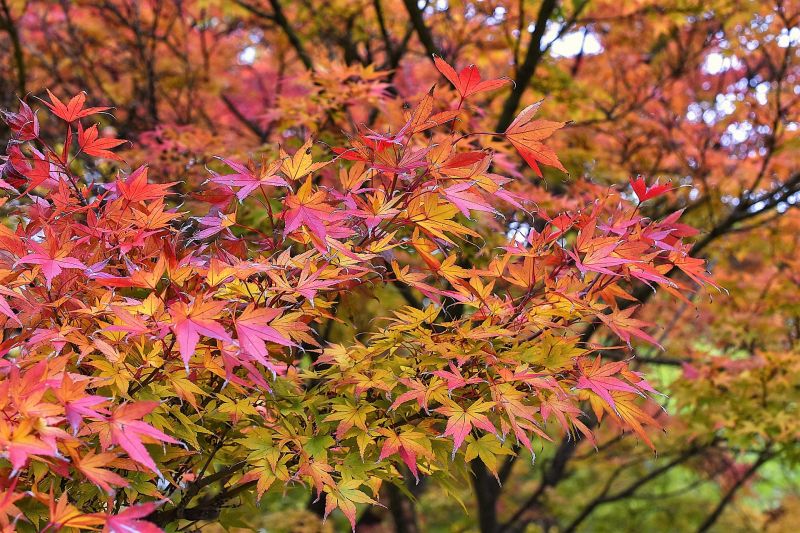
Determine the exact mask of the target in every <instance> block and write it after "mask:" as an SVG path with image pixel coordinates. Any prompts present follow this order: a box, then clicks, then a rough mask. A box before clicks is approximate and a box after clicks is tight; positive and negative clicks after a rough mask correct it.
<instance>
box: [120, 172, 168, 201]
mask: <svg viewBox="0 0 800 533" xmlns="http://www.w3.org/2000/svg"><path fill="white" fill-rule="evenodd" d="M147 170H148V169H147V167H146V166H145V165H142V166H140V167H139V168H137V169H136V170H134V171H133V172H131V174H130V175H129V176H128V177H127V178H126V179H125V181H123V180H117V181H116V183H115V185H116V189H117V193H118V194H119V195H120V196H121V197H123V198H125V199H126V200H128V201H130V202H142V201H144V200H157V199H159V198H163V197H164V195H165V194H166V193H167V189H169V188H170V187H172V186H173V185H175V184H176V183H177V182H175V181H173V182H170V183H147Z"/></svg>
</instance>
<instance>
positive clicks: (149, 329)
mask: <svg viewBox="0 0 800 533" xmlns="http://www.w3.org/2000/svg"><path fill="white" fill-rule="evenodd" d="M436 65H437V67H438V68H439V70H440V71H441V72H442V74H443V75H444V76H445V77H446V78H447V79H448V80H449V81H450V82H452V84H453V85H454V86H455V88H456V91H457V98H455V99H453V100H450V99H449V98H441V97H437V92H436V91H435V89H431V90H430V91H429V92H428V93H427V95H425V96H424V97H423V98H422V99H421V100H420V101H419V102H417V103H416V105H415V106H413V107H412V108H411V109H409V110H408V112H407V114H406V117H405V118H404V123H402V124H400V125H399V127H398V128H397V129H396V130H395V131H394V132H387V133H381V132H375V131H372V130H368V129H365V128H362V129H361V130H360V131H357V132H355V133H354V134H353V136H352V137H350V138H349V139H348V143H347V144H346V145H345V146H342V147H337V148H333V150H332V152H333V154H335V156H334V155H333V154H330V155H327V156H325V157H323V158H322V160H320V159H319V158H316V157H315V156H314V144H313V143H312V140H311V139H307V140H306V141H305V143H304V144H303V145H302V146H301V147H300V148H299V149H298V150H297V151H296V152H294V153H293V154H292V155H290V154H288V153H286V152H284V151H283V149H281V150H280V155H279V157H277V158H275V159H274V160H270V159H265V160H263V161H261V163H260V164H255V163H252V162H248V163H243V162H239V161H235V160H231V159H221V160H220V162H219V166H218V167H217V168H218V170H217V171H213V172H212V173H211V176H210V178H209V184H208V186H207V187H206V190H205V191H204V192H203V193H202V194H199V195H196V197H198V198H201V199H202V200H204V201H205V202H206V203H207V204H208V209H207V213H205V214H204V215H202V216H190V214H189V213H184V212H181V211H180V208H179V207H175V205H178V204H180V203H181V201H182V200H183V198H182V197H181V196H178V195H175V194H172V195H171V194H170V190H171V188H172V186H173V184H172V183H163V182H162V183H159V184H154V183H150V182H148V169H147V167H140V168H138V169H136V170H133V171H132V172H130V173H128V174H125V173H123V172H119V174H118V176H117V178H116V179H115V180H113V181H111V182H109V183H97V182H93V181H92V179H93V173H92V172H91V171H90V170H89V168H90V166H89V165H90V164H97V162H98V161H97V160H98V159H105V160H116V161H120V158H119V157H118V156H117V155H116V154H114V152H112V151H111V150H112V149H113V148H115V147H117V146H119V145H120V144H122V142H123V141H121V140H118V139H114V138H106V137H100V135H99V131H98V128H97V126H96V125H91V126H86V125H85V122H87V119H88V118H89V117H91V116H92V115H95V114H97V113H101V112H104V111H106V109H107V108H98V107H90V108H86V107H84V104H85V96H84V95H83V94H79V95H77V96H75V97H73V98H72V99H71V100H70V101H69V102H68V103H66V104H65V103H63V102H61V101H60V100H59V99H58V98H56V97H55V96H54V95H51V96H50V102H45V106H46V108H47V109H49V111H50V113H51V115H52V118H53V119H54V120H56V121H58V123H59V124H60V125H61V127H63V128H64V130H65V133H64V135H63V137H62V138H61V139H60V140H59V141H58V143H57V144H53V143H52V142H50V141H49V140H48V139H45V138H42V136H41V135H40V128H39V116H38V115H37V113H35V112H34V111H33V110H32V109H31V107H29V105H28V104H26V103H24V102H23V103H22V104H21V107H20V109H19V111H18V112H16V113H13V112H6V113H4V118H5V119H6V122H7V123H8V125H9V126H10V128H11V129H12V131H13V135H14V139H13V140H12V142H11V143H10V145H9V148H8V151H7V154H6V156H4V158H3V163H2V167H0V178H2V181H0V187H2V189H4V190H5V191H6V193H7V194H6V195H5V197H4V198H3V202H4V203H7V205H6V208H7V209H9V210H10V211H11V212H12V213H13V214H14V219H15V222H16V227H15V228H13V229H8V228H6V227H4V226H0V241H1V242H2V249H1V250H0V283H1V285H0V315H2V321H3V331H4V337H3V342H2V344H0V353H1V354H2V356H3V358H2V365H1V366H0V376H1V377H0V388H2V392H0V398H2V412H3V415H4V416H3V418H2V420H0V455H1V456H2V460H0V468H2V474H1V475H0V480H1V481H0V482H1V483H2V486H3V490H4V491H5V496H4V497H3V499H2V504H0V524H2V526H3V527H4V528H5V529H6V530H14V529H15V528H20V529H22V530H25V529H37V530H57V529H60V528H78V529H92V528H98V527H101V526H102V527H105V528H106V529H107V530H108V531H116V532H120V531H130V530H136V531H156V530H158V528H157V526H156V525H154V524H157V525H160V526H165V525H168V524H174V523H177V522H178V521H180V520H199V519H208V518H214V517H215V516H216V514H218V512H219V509H220V508H221V507H222V506H223V505H224V504H225V503H226V502H227V501H228V500H230V499H231V498H233V497H235V496H237V495H240V494H243V493H246V492H254V493H256V494H257V495H258V496H259V497H260V496H262V495H263V494H264V493H265V492H266V491H268V490H269V489H270V488H275V490H278V491H281V490H285V487H286V486H287V485H290V484H302V485H303V486H307V487H309V488H310V489H311V490H313V492H314V493H315V494H316V496H317V497H318V498H324V500H325V514H326V515H327V514H328V513H330V512H331V511H332V510H334V509H336V508H339V509H340V510H341V511H342V512H343V513H344V515H345V516H346V517H347V519H348V520H349V522H350V523H351V525H353V526H354V524H355V520H356V509H357V508H356V506H357V505H358V504H374V503H377V502H376V498H377V494H378V490H379V488H380V486H381V484H382V483H383V482H392V483H397V484H402V481H403V471H404V469H405V468H407V469H408V470H409V471H410V472H411V474H412V475H413V476H414V477H415V478H419V476H422V475H424V476H430V477H431V478H433V479H436V480H438V481H439V482H441V483H442V484H443V485H445V486H446V485H447V483H448V482H449V481H450V480H452V479H454V477H453V471H454V470H457V469H459V468H461V466H459V465H463V464H464V463H465V461H470V460H472V459H474V458H476V457H479V458H480V459H481V460H482V461H483V463H484V464H485V465H486V466H487V467H488V468H489V469H490V471H491V472H492V473H493V474H494V475H495V476H497V461H498V458H499V457H502V456H505V455H512V454H517V453H520V449H521V448H527V449H528V450H530V452H531V453H533V451H534V450H533V449H534V444H535V442H536V441H537V440H542V439H544V440H549V439H551V438H553V436H554V435H558V434H561V435H563V434H570V433H575V432H578V433H580V434H581V435H582V436H583V437H584V438H586V439H588V440H590V441H592V440H593V433H592V429H591V428H590V427H589V426H587V424H586V423H585V422H584V421H582V420H581V418H582V416H583V413H582V410H581V402H582V401H585V400H588V401H589V402H590V404H591V407H592V409H593V411H594V414H595V416H596V418H597V419H601V418H603V417H604V415H607V416H608V417H609V418H611V419H613V420H614V421H615V422H616V423H617V424H619V425H620V427H622V428H624V429H629V430H632V431H634V432H635V433H636V434H637V435H638V436H639V437H640V438H641V439H642V440H644V441H645V442H647V443H648V444H649V445H651V446H652V444H651V441H650V439H649V437H648V435H647V433H646V432H645V429H644V428H643V426H644V425H652V426H657V425H658V422H657V420H656V419H655V418H654V416H652V415H651V414H649V411H648V409H647V408H645V407H643V405H642V404H643V402H646V401H647V400H646V398H647V396H649V395H651V394H655V393H656V391H655V390H654V389H653V388H652V387H651V386H650V384H649V383H648V382H647V381H646V379H645V378H644V377H643V376H642V375H641V374H640V373H638V372H635V371H633V370H632V369H630V368H629V366H628V363H627V362H626V361H616V362H610V363H605V364H604V363H603V362H601V360H600V358H599V357H597V354H596V352H598V350H599V347H598V346H594V345H591V344H587V343H586V342H582V341H581V339H580V336H579V335H578V334H577V331H579V326H582V325H583V326H585V325H586V324H593V323H596V322H600V323H604V324H606V325H607V326H608V327H609V328H610V329H611V330H612V331H613V332H614V333H615V334H616V335H617V336H618V337H619V339H621V340H622V341H623V342H624V343H625V344H629V343H630V341H631V339H632V338H634V337H636V338H639V339H643V340H644V341H647V342H651V343H654V344H657V343H656V341H655V339H653V338H652V337H651V336H650V335H649V334H648V333H647V332H646V327H647V326H648V324H647V323H645V322H643V321H642V320H640V319H638V318H635V317H634V316H633V314H634V312H635V309H636V308H635V307H634V306H630V305H628V304H629V303H630V301H631V299H632V296H631V294H630V289H629V287H630V283H631V282H633V281H639V282H643V283H646V284H651V285H653V286H659V287H662V288H663V289H665V290H667V291H669V292H671V293H673V294H675V295H676V296H678V297H681V298H684V294H686V293H688V292H689V291H690V288H689V287H688V286H686V285H684V284H682V283H680V282H678V281H675V280H672V279H670V278H669V277H668V275H669V273H670V272H671V271H673V270H674V269H678V270H679V271H681V272H683V273H685V274H686V276H688V277H689V278H690V279H692V280H694V281H696V282H698V283H699V284H704V283H706V282H707V281H708V280H707V278H706V275H705V272H704V270H703V268H704V263H703V261H701V260H696V259H693V258H691V257H690V256H689V254H688V251H689V249H688V245H687V244H686V243H684V240H683V239H684V238H685V237H690V236H692V235H693V234H694V230H692V228H690V227H688V226H685V225H683V224H681V223H679V222H678V218H679V215H680V213H675V214H673V215H670V216H668V217H666V218H664V219H663V220H651V219H649V218H646V217H644V216H643V215H642V214H641V213H640V211H639V207H640V204H641V202H643V201H646V200H648V199H650V198H652V197H655V196H657V195H659V194H661V193H663V192H665V191H666V188H665V187H663V186H655V187H652V188H647V187H646V186H645V184H644V182H642V181H639V180H634V181H632V185H633V189H634V192H635V194H636V195H637V196H638V200H639V202H636V203H633V202H631V201H629V200H626V199H625V198H624V197H623V196H621V195H620V193H619V192H617V191H614V190H613V189H609V190H608V191H606V193H605V194H604V195H603V196H602V197H601V198H597V199H596V200H595V201H593V202H589V203H588V204H586V205H583V206H581V208H580V209H576V210H572V211H565V212H561V213H555V214H549V215H548V213H546V212H544V211H537V212H536V213H535V219H536V220H537V224H535V225H533V226H532V227H530V228H529V230H528V231H527V232H526V234H525V235H522V236H520V235H519V234H517V235H515V236H514V237H513V238H511V239H510V240H509V241H507V242H506V244H505V246H503V247H502V248H500V249H497V250H486V253H489V254H491V256H492V259H491V261H490V262H489V263H488V265H487V266H486V267H485V268H483V267H481V268H477V267H472V266H470V265H469V264H467V263H465V262H464V258H465V257H466V254H467V249H468V248H469V247H470V246H476V245H477V246H480V241H481V239H482V238H483V236H482V235H481V233H480V230H481V229H483V230H485V229H486V228H487V227H488V226H489V224H488V223H487V221H490V220H491V219H492V218H493V217H499V216H502V210H503V209H512V210H524V209H525V206H523V205H522V204H521V203H520V198H519V197H518V196H517V195H516V194H515V193H514V192H513V188H512V187H511V185H513V184H514V180H512V179H511V178H509V177H506V176H502V175H499V174H497V173H496V172H495V169H494V166H493V158H494V156H495V151H494V149H493V148H490V146H491V147H497V146H501V147H502V146H505V142H503V141H507V142H508V143H510V144H511V145H513V146H514V147H515V148H516V149H517V150H518V151H519V153H520V154H521V155H522V157H523V158H524V159H525V161H527V162H528V163H529V164H530V165H531V167H533V168H534V170H536V171H537V172H538V171H539V168H538V165H546V166H552V167H556V168H559V169H561V168H563V167H562V166H561V164H560V163H559V161H558V158H557V157H556V156H555V153H554V152H553V151H552V150H551V149H549V148H548V147H547V146H546V145H545V144H543V141H544V140H545V139H547V138H548V137H549V136H550V135H552V134H553V133H554V132H555V131H556V130H558V129H559V128H561V127H562V126H563V123H561V122H553V121H546V120H534V119H533V115H534V113H535V112H536V110H537V109H538V107H539V105H538V104H534V105H532V106H529V107H528V108H526V109H525V110H523V111H522V112H521V113H520V115H519V116H518V117H517V119H516V120H515V121H513V123H512V124H511V126H510V127H509V128H508V129H507V130H506V131H504V132H498V133H491V134H485V133H475V132H471V131H465V129H464V127H465V125H467V126H468V125H469V124H470V121H469V114H470V112H471V111H470V106H468V105H465V104H467V103H468V102H469V101H471V100H474V98H475V95H478V94H481V93H483V92H487V91H492V90H495V89H497V88H499V87H502V86H503V85H505V84H506V83H507V81H506V80H489V81H480V75H479V74H478V71H477V69H476V68H475V67H472V66H470V67H467V68H465V69H463V70H462V71H461V72H460V73H457V72H456V71H455V70H454V69H453V68H452V67H451V66H450V65H448V64H447V63H445V62H444V61H442V60H441V59H438V58H437V59H436ZM42 111H44V109H43V110H42ZM40 114H41V113H40ZM497 139H500V140H499V141H498V140H497ZM162 181H163V180H162ZM250 205H258V206H261V208H263V212H264V218H263V220H260V221H259V223H258V224H245V223H244V222H243V221H242V220H241V218H240V216H239V213H240V211H244V210H246V209H247V206H250ZM365 288H370V289H372V290H381V288H385V289H386V290H398V291H399V292H400V293H402V294H404V295H405V297H407V298H408V299H409V301H417V302H419V300H420V299H424V304H423V305H420V306H417V307H412V306H407V307H402V308H399V309H396V310H395V311H394V312H393V313H392V314H391V316H386V317H383V318H382V319H381V321H380V325H379V328H378V329H377V330H376V331H374V332H372V333H371V334H369V335H368V336H367V337H366V338H363V339H358V338H351V339H349V340H348V341H347V342H342V343H338V344H332V343H326V344H323V343H322V342H320V341H321V335H320V334H319V333H318V329H319V326H320V325H321V324H323V323H325V322H326V321H329V320H339V318H338V317H336V313H335V306H336V304H337V301H338V299H339V298H340V297H341V296H342V295H343V294H346V293H353V292H358V291H361V290H365Z"/></svg>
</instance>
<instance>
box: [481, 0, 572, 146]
mask: <svg viewBox="0 0 800 533" xmlns="http://www.w3.org/2000/svg"><path fill="white" fill-rule="evenodd" d="M557 5H558V0H544V2H542V5H541V7H540V8H539V15H538V16H537V17H536V27H535V28H534V29H533V33H531V40H530V43H529V44H528V50H527V52H525V60H524V61H523V62H522V66H520V68H519V70H518V71H517V76H516V79H515V80H514V89H513V90H512V91H511V94H510V95H509V97H508V99H507V100H506V102H505V104H503V111H502V113H501V114H500V118H499V119H498V121H497V127H496V128H495V130H496V131H499V132H502V131H505V130H506V128H508V125H509V124H511V121H512V119H513V118H514V114H515V113H516V112H517V108H518V107H519V103H520V101H521V100H522V94H523V93H524V92H525V89H527V88H528V85H529V84H530V82H531V78H532V77H533V73H534V72H535V71H536V67H537V66H538V65H539V61H540V60H541V59H542V55H543V50H542V38H543V37H544V32H545V29H546V26H547V21H548V20H550V17H551V16H552V15H553V13H554V12H555V10H556V6H557ZM520 38H522V36H520Z"/></svg>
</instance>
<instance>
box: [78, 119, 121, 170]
mask: <svg viewBox="0 0 800 533" xmlns="http://www.w3.org/2000/svg"><path fill="white" fill-rule="evenodd" d="M126 142H128V141H123V140H122V139H112V138H102V139H101V138H100V132H98V131H97V124H94V125H93V126H90V127H89V128H88V129H83V126H81V124H80V123H78V146H80V147H81V150H82V151H83V153H85V154H86V155H91V156H94V157H103V158H105V159H113V160H115V161H123V159H122V158H121V157H120V156H118V155H117V154H115V153H114V152H111V151H110V150H109V149H110V148H115V147H117V146H119V145H120V144H124V143H126Z"/></svg>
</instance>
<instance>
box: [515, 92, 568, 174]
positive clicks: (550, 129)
mask: <svg viewBox="0 0 800 533" xmlns="http://www.w3.org/2000/svg"><path fill="white" fill-rule="evenodd" d="M541 105H542V102H541V101H539V102H537V103H535V104H531V105H529V106H528V107H526V108H525V109H523V110H522V111H521V112H520V114H519V115H517V118H516V119H514V121H513V122H512V123H511V125H510V126H509V127H508V128H507V129H506V131H505V136H506V138H507V139H508V141H509V142H510V143H511V144H512V145H513V146H514V148H516V149H517V151H518V152H519V154H520V155H521V156H522V158H523V159H525V161H526V162H527V163H528V165H530V167H531V168H532V169H533V170H534V171H535V172H536V174H538V175H539V176H541V175H542V171H541V170H540V169H539V165H540V164H541V165H546V166H549V167H555V168H557V169H558V170H560V171H562V172H566V171H567V169H565V168H564V166H563V165H562V164H561V161H559V160H558V156H557V155H556V153H555V152H554V151H553V150H552V149H551V148H549V147H548V146H546V145H545V144H543V143H542V141H543V140H545V139H547V138H548V137H550V136H551V135H553V133H554V132H555V131H557V130H559V129H561V128H563V127H564V125H565V124H566V123H565V122H554V121H550V120H533V117H534V115H535V114H536V112H537V111H538V110H539V107H540V106H541Z"/></svg>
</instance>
